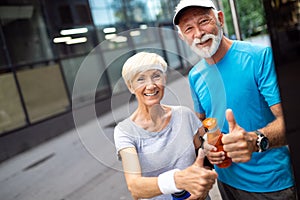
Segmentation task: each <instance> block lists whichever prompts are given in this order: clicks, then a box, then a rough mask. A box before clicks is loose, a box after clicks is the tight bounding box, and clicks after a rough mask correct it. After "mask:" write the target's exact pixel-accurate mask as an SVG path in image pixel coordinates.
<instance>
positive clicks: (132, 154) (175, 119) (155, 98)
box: [114, 52, 217, 200]
mask: <svg viewBox="0 0 300 200" xmlns="http://www.w3.org/2000/svg"><path fill="white" fill-rule="evenodd" d="M166 71H167V63H166V62H165V61H164V59H163V58H162V57H161V56H159V55H157V54H155V53H147V52H140V53H137V54H135V55H134V56H132V57H130V58H129V59H128V60H127V61H126V62H125V64H124V66H123V70H122V76H123V79H124V81H125V83H126V85H127V87H128V89H129V91H130V92H131V93H132V94H134V95H135V96H136V99H137V102H138V107H137V109H136V110H135V111H134V112H133V113H132V114H131V116H130V117H128V118H127V119H125V120H124V121H122V122H120V123H119V124H118V125H117V126H116V127H115V130H114V139H115V145H116V149H117V153H118V156H119V158H120V159H121V160H122V164H123V169H124V174H125V179H126V182H127V186H128V189H129V191H130V192H131V194H132V197H133V199H155V200H158V199H159V200H162V199H163V200H167V199H168V200H169V199H172V196H173V198H174V197H175V196H176V195H179V194H183V196H185V198H187V197H189V194H191V195H190V197H189V199H205V197H206V196H207V194H208V191H209V190H210V189H211V188H212V185H213V184H214V182H215V179H216V178H217V174H216V173H215V172H214V171H212V170H208V169H205V168H204V167H203V157H204V153H203V151H202V149H200V150H199V155H198V157H197V158H196V153H195V149H196V150H197V149H199V147H200V145H201V143H202V141H200V138H201V137H199V136H201V135H203V134H204V132H205V131H204V128H203V127H202V123H201V121H200V120H199V119H198V118H197V116H196V115H195V114H194V113H193V112H192V111H191V110H190V109H189V108H186V107H183V106H168V105H162V104H161V103H160V102H161V100H162V98H163V96H164V89H165V84H166ZM196 152H197V151H196ZM186 191H188V192H186ZM179 196H180V195H179Z"/></svg>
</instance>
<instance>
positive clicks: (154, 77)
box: [152, 74, 161, 80]
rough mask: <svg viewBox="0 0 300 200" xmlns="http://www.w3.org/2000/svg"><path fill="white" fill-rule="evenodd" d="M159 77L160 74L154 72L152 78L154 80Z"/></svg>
mask: <svg viewBox="0 0 300 200" xmlns="http://www.w3.org/2000/svg"><path fill="white" fill-rule="evenodd" d="M160 77H161V76H160V74H155V75H154V76H153V77H152V78H153V79H155V80H158V79H160Z"/></svg>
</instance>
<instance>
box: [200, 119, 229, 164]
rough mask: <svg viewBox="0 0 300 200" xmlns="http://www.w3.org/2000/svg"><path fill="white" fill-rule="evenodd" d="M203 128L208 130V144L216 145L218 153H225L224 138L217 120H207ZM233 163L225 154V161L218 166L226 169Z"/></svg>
mask: <svg viewBox="0 0 300 200" xmlns="http://www.w3.org/2000/svg"><path fill="white" fill-rule="evenodd" d="M202 123H203V126H204V127H205V128H206V129H207V132H206V134H207V142H208V144H210V145H214V146H215V147H216V148H217V151H224V149H223V143H222V136H223V134H222V133H221V131H220V129H219V127H218V123H217V119H216V118H206V119H205V120H204V121H203V122H202ZM224 152H225V151H224ZM231 163H232V160H231V158H229V157H228V156H227V153H226V152H225V160H224V161H223V162H222V163H220V164H217V166H218V167H220V168H226V167H229V166H230V165H231Z"/></svg>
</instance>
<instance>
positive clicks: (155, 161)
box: [114, 0, 296, 200]
mask: <svg viewBox="0 0 300 200" xmlns="http://www.w3.org/2000/svg"><path fill="white" fill-rule="evenodd" d="M173 23H174V25H175V26H176V27H177V29H178V34H179V37H180V38H181V39H182V40H184V41H185V42H186V43H187V44H188V45H189V46H190V47H191V49H192V50H193V51H194V52H195V53H197V54H198V55H199V56H201V57H202V58H204V59H202V60H200V61H199V62H198V63H197V64H196V65H195V66H193V68H192V69H191V71H190V72H189V76H188V78H189V83H190V88H191V94H192V99H193V102H194V111H192V110H190V109H189V108H187V107H184V106H170V105H163V104H161V100H162V98H163V96H164V88H165V84H166V71H167V63H166V62H165V60H164V59H163V58H162V57H161V56H159V55H157V54H155V53H149V52H140V53H137V54H135V55H133V56H132V57H130V58H129V59H128V60H127V61H126V62H125V64H124V66H123V69H122V77H123V79H124V81H125V83H126V85H127V87H128V89H129V91H130V92H131V93H132V94H134V95H135V97H136V99H137V102H138V106H137V108H136V110H135V111H134V112H133V113H132V114H131V115H130V116H129V117H128V118H127V119H125V120H124V121H122V122H120V123H119V124H118V125H117V126H116V127H115V130H114V140H115V145H116V150H117V154H118V156H119V158H120V160H122V165H123V170H124V175H125V179H126V183H127V186H128V189H129V191H130V193H131V195H132V197H133V199H155V200H159V199H160V200H169V199H210V197H209V195H208V194H209V190H210V189H211V188H212V186H213V185H214V184H215V182H216V181H217V184H218V189H219V191H220V194H221V196H222V199H223V200H234V199H241V200H245V199H246V200H248V199H257V200H264V199H278V200H279V199H285V200H286V199H296V193H295V189H294V180H293V173H292V169H291V162H290V156H289V150H288V148H287V146H286V144H287V143H286V139H285V126H284V118H283V112H282V107H281V100H280V94H279V89H278V84H277V79H276V72H275V68H274V61H273V57H272V50H271V48H270V47H264V46H259V45H255V44H252V43H247V42H242V41H233V40H230V39H228V38H227V37H225V36H224V35H223V30H222V28H223V26H224V15H223V13H222V12H221V11H218V10H217V9H216V7H215V5H214V4H213V2H212V1H211V0H181V1H180V2H179V4H178V5H177V7H176V8H175V15H174V18H173ZM220 83H221V84H220ZM222 92H223V95H222ZM209 117H214V118H217V120H218V122H219V127H220V129H221V132H222V133H223V137H222V143H223V145H224V146H223V148H224V151H225V152H227V155H228V156H229V157H230V158H231V159H232V164H231V166H229V167H227V168H219V167H218V166H217V164H220V163H222V162H223V160H224V159H225V152H224V151H219V152H218V151H217V150H216V148H215V147H214V146H212V145H208V144H207V141H205V139H203V138H206V137H205V135H206V134H205V129H204V127H203V124H202V121H203V120H204V119H206V118H209ZM205 156H206V157H207V158H208V160H209V161H210V163H211V164H213V165H214V169H211V168H208V167H205V166H204V164H203V162H204V161H203V160H204V157H205Z"/></svg>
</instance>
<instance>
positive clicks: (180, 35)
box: [178, 31, 184, 41]
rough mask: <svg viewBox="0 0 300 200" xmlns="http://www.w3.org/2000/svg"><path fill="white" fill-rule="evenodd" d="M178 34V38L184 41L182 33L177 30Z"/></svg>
mask: <svg viewBox="0 0 300 200" xmlns="http://www.w3.org/2000/svg"><path fill="white" fill-rule="evenodd" d="M178 36H179V38H180V39H181V40H183V41H184V37H183V35H182V33H181V32H180V31H178Z"/></svg>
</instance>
